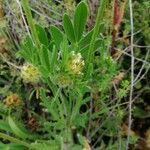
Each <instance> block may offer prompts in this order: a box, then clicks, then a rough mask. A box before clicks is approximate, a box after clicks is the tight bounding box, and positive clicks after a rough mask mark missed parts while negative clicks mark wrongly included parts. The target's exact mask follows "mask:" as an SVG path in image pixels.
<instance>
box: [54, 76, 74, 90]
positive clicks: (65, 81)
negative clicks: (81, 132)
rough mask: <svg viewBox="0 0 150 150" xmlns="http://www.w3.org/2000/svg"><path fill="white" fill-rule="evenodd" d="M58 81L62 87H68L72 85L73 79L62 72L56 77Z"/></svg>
mask: <svg viewBox="0 0 150 150" xmlns="http://www.w3.org/2000/svg"><path fill="white" fill-rule="evenodd" d="M56 82H57V84H58V85H59V86H60V87H68V86H70V85H72V80H71V79H70V77H69V76H68V75H65V74H60V75H58V76H57V77H56Z"/></svg>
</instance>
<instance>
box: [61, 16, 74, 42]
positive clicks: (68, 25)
mask: <svg viewBox="0 0 150 150" xmlns="http://www.w3.org/2000/svg"><path fill="white" fill-rule="evenodd" d="M63 27H64V30H65V33H66V35H67V37H68V39H69V41H70V42H71V43H75V42H76V40H75V33H74V28H73V24H72V22H71V20H70V18H69V16H68V15H67V14H65V15H64V18H63Z"/></svg>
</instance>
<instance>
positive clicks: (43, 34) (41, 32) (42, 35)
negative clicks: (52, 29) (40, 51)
mask: <svg viewBox="0 0 150 150" xmlns="http://www.w3.org/2000/svg"><path fill="white" fill-rule="evenodd" d="M35 27H36V31H37V34H38V38H39V41H40V42H41V43H42V44H43V45H45V46H48V38H47V34H46V32H45V29H43V27H41V26H40V25H38V24H36V25H35Z"/></svg>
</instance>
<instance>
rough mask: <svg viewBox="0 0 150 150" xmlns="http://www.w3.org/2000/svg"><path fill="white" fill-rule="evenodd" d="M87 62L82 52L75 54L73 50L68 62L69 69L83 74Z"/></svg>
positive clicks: (76, 73) (77, 73) (74, 72)
mask: <svg viewBox="0 0 150 150" xmlns="http://www.w3.org/2000/svg"><path fill="white" fill-rule="evenodd" d="M84 65H85V63H84V60H83V58H82V56H81V54H80V53H77V54H75V52H74V51H72V53H71V56H70V59H69V62H68V69H69V71H70V72H71V73H72V74H75V75H80V74H82V70H83V67H84Z"/></svg>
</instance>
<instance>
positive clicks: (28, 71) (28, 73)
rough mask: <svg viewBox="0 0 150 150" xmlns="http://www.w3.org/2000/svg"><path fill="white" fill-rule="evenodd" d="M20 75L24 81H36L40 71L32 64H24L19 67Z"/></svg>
mask: <svg viewBox="0 0 150 150" xmlns="http://www.w3.org/2000/svg"><path fill="white" fill-rule="evenodd" d="M21 77H22V78H23V80H24V81H25V82H31V83H37V82H38V81H39V79H40V72H39V70H38V68H37V67H35V66H33V65H32V64H25V65H23V67H22V69H21Z"/></svg>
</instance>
